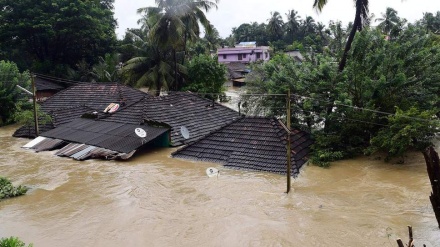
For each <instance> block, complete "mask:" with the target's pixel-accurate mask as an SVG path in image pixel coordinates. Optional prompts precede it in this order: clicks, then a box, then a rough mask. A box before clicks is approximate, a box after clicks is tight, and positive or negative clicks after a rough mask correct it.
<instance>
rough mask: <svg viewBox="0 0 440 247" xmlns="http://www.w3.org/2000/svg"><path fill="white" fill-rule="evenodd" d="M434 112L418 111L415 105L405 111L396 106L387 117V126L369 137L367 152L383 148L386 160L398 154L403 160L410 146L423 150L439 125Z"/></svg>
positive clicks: (430, 143)
mask: <svg viewBox="0 0 440 247" xmlns="http://www.w3.org/2000/svg"><path fill="white" fill-rule="evenodd" d="M435 114H436V112H435V111H434V110H431V111H420V110H419V109H417V108H416V107H411V108H410V109H409V110H407V111H403V110H401V109H399V108H397V109H396V113H395V114H394V115H392V116H389V117H388V119H387V120H388V123H389V127H388V128H384V129H382V130H380V131H379V132H378V133H377V135H376V136H374V137H373V138H372V139H371V144H372V145H371V146H370V148H369V149H368V150H367V152H368V153H369V152H376V151H379V150H383V151H386V152H387V158H386V160H389V159H390V158H392V157H395V156H399V157H401V158H402V162H403V154H404V153H405V151H406V150H408V149H409V148H410V147H414V148H415V149H417V150H419V151H423V150H425V149H426V148H427V147H429V146H431V145H432V142H431V140H432V138H433V137H434V133H436V132H437V128H438V127H439V122H438V119H436V118H435Z"/></svg>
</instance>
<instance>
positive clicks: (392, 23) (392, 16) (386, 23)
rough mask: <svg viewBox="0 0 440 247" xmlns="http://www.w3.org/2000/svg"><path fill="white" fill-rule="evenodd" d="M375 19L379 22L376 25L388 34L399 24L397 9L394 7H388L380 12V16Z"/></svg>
mask: <svg viewBox="0 0 440 247" xmlns="http://www.w3.org/2000/svg"><path fill="white" fill-rule="evenodd" d="M376 21H379V22H380V23H379V25H378V26H377V27H378V28H379V29H380V30H381V31H382V32H383V33H384V34H386V35H390V33H391V30H393V28H395V27H396V26H397V25H398V24H399V22H400V18H399V17H398V16H397V11H396V10H395V9H393V8H389V7H388V8H387V10H386V11H385V13H382V17H380V18H376Z"/></svg>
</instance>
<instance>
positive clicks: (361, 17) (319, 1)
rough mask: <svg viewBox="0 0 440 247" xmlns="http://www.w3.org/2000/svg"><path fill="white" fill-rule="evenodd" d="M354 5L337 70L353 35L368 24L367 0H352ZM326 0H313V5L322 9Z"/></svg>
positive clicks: (342, 68) (349, 46) (345, 59)
mask: <svg viewBox="0 0 440 247" xmlns="http://www.w3.org/2000/svg"><path fill="white" fill-rule="evenodd" d="M353 1H354V3H355V7H356V13H355V16H354V21H353V26H352V27H351V31H350V34H349V35H348V39H347V43H346V44H345V49H344V53H343V54H342V58H341V60H340V61H339V66H338V70H339V72H342V71H343V70H344V68H345V64H346V63H347V56H348V52H349V51H350V49H351V44H352V43H353V40H354V36H355V35H356V32H357V31H361V30H362V28H363V27H364V26H365V25H368V24H369V21H370V18H369V16H368V14H369V0H353ZM327 2H328V0H315V2H314V4H313V7H315V8H316V9H317V10H318V11H322V9H323V8H324V6H325V5H326V4H327Z"/></svg>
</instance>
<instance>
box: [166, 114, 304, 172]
mask: <svg viewBox="0 0 440 247" xmlns="http://www.w3.org/2000/svg"><path fill="white" fill-rule="evenodd" d="M290 135H291V138H290V139H291V164H292V170H291V171H292V175H294V176H296V175H297V174H298V173H299V170H300V169H301V167H302V166H303V165H304V164H305V163H306V162H307V155H308V153H309V149H310V145H311V144H312V140H311V138H310V135H309V134H308V133H306V132H304V131H300V130H293V131H291V133H290ZM287 137H288V131H287V130H286V128H285V126H284V125H283V123H281V122H280V121H279V120H277V119H275V118H267V117H241V118H239V119H237V120H235V121H233V122H231V123H230V124H228V125H226V126H224V127H222V128H220V129H218V130H215V131H213V132H211V133H209V134H208V135H206V136H204V137H202V138H201V139H199V140H198V141H196V142H194V143H191V144H189V145H187V146H185V147H183V148H181V149H180V150H178V151H177V152H174V153H173V154H172V156H173V157H175V158H183V159H190V160H198V161H208V162H215V163H220V164H223V165H224V166H225V167H228V168H231V169H240V170H251V171H264V172H272V173H278V174H286V167H287V160H286V152H287V149H286V143H287V140H288V138H287Z"/></svg>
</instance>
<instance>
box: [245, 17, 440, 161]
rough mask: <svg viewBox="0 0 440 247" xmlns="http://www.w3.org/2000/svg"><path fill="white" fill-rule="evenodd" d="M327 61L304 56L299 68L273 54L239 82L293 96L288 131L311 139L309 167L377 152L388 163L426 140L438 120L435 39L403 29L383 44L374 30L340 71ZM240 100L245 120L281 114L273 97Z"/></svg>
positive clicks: (439, 50)
mask: <svg viewBox="0 0 440 247" xmlns="http://www.w3.org/2000/svg"><path fill="white" fill-rule="evenodd" d="M408 54H411V56H408ZM329 55H331V54H323V55H319V54H318V55H315V56H310V57H306V60H305V61H304V62H303V63H302V64H298V63H295V62H294V61H293V59H290V58H288V57H285V56H274V57H273V58H272V60H271V61H269V62H267V63H265V64H255V65H254V67H253V68H252V72H251V73H250V74H249V75H248V77H247V78H246V81H247V86H248V87H247V91H248V92H249V93H251V94H252V93H257V94H276V95H278V94H285V93H286V92H287V90H288V89H290V90H291V92H293V93H294V95H293V97H292V100H293V103H292V116H291V118H292V125H293V126H295V127H298V128H301V129H307V130H309V131H311V132H312V133H313V136H314V139H315V144H314V145H313V150H314V154H313V159H312V161H313V162H314V163H316V164H319V165H322V166H326V165H328V164H329V162H331V161H333V160H336V159H341V158H346V157H352V156H353V155H357V154H362V153H364V152H366V153H371V152H372V151H376V150H384V151H386V152H387V153H388V154H389V157H393V156H396V155H401V153H402V152H403V151H405V150H407V149H408V148H411V147H415V146H418V145H419V144H423V145H421V147H423V146H425V145H426V144H427V143H429V142H430V140H429V138H430V137H432V136H433V134H435V133H436V132H437V129H438V128H437V124H436V123H437V122H438V118H439V116H440V98H439V95H440V92H439V88H440V72H439V71H440V46H439V43H438V42H437V39H436V36H435V35H434V34H426V30H425V28H424V27H423V26H421V25H409V26H408V27H406V28H405V29H403V30H402V31H401V32H400V33H399V34H398V35H397V36H396V37H395V42H389V41H386V40H385V39H384V38H383V35H382V34H381V33H380V32H379V31H378V30H368V29H365V30H363V31H362V32H360V33H359V35H357V36H356V37H355V40H354V43H353V49H351V50H350V52H349V54H348V58H347V65H346V68H345V69H344V71H342V72H338V69H337V67H336V66H337V65H336V63H335V62H334V61H335V60H334V58H333V57H331V56H329ZM242 102H244V104H245V110H246V111H247V112H248V113H250V114H251V115H253V114H258V115H269V116H277V117H283V116H285V102H284V100H280V98H277V97H261V96H248V97H245V98H243V99H242ZM422 129H424V130H423V131H422ZM391 138H393V140H395V141H394V142H393V143H390V142H387V141H389V140H390V139H391ZM391 144H392V145H391Z"/></svg>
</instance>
